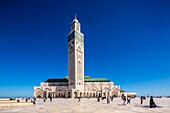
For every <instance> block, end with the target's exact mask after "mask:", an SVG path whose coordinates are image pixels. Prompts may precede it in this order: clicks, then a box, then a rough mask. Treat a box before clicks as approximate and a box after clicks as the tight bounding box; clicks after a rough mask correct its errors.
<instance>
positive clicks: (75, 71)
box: [34, 17, 120, 98]
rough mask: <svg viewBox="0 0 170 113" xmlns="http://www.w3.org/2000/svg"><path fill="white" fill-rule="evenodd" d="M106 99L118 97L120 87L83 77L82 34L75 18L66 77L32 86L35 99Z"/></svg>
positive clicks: (70, 37)
mask: <svg viewBox="0 0 170 113" xmlns="http://www.w3.org/2000/svg"><path fill="white" fill-rule="evenodd" d="M49 95H50V96H52V97H54V98H56V97H66V98H67V97H72V98H73V97H97V96H99V97H106V96H119V95H120V86H114V83H113V82H111V81H110V80H108V79H106V78H91V77H90V76H84V34H83V33H81V27H80V23H79V22H78V20H77V18H76V17H75V18H74V20H73V22H72V24H71V31H70V33H69V35H68V76H67V77H65V78H61V79H48V80H46V81H45V82H42V83H41V85H40V86H34V96H35V97H44V96H45V97H48V96H49Z"/></svg>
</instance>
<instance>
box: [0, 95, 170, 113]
mask: <svg viewBox="0 0 170 113" xmlns="http://www.w3.org/2000/svg"><path fill="white" fill-rule="evenodd" d="M154 100H155V102H156V104H157V105H158V108H149V107H148V103H149V99H147V100H144V103H143V105H140V99H139V98H136V99H132V100H131V103H130V104H128V105H124V106H123V105H122V100H121V99H120V98H114V100H113V102H111V103H110V104H107V102H106V99H105V100H101V101H100V102H97V99H96V98H91V99H86V98H84V99H81V102H78V99H53V102H49V100H47V101H46V102H43V100H42V99H39V100H37V105H35V106H34V105H30V103H29V104H28V105H25V106H18V107H14V106H13V107H10V106H8V107H5V106H0V113H170V98H155V99H154ZM0 104H1V103H0ZM18 104H24V103H18Z"/></svg>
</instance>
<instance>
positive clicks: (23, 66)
mask: <svg viewBox="0 0 170 113" xmlns="http://www.w3.org/2000/svg"><path fill="white" fill-rule="evenodd" d="M169 6H170V1H168V0H62V1H61V0H60V1H57V0H49V1H47V0H34V1H31V0H24V1H23V0H1V1H0V96H31V95H32V94H33V86H38V85H40V82H42V81H45V80H46V79H48V78H62V77H65V76H66V75H67V74H68V72H67V70H68V64H67V58H68V56H67V36H68V33H69V32H70V24H71V22H72V20H73V18H74V14H75V13H76V14H77V18H78V20H79V22H80V23H81V28H82V32H83V33H84V35H85V75H90V76H91V77H105V78H108V79H110V80H111V81H114V82H115V84H116V85H121V89H123V90H125V91H133V92H137V93H138V95H147V94H150V95H152V94H153V95H170V88H169V84H168V83H169V82H170V7H169Z"/></svg>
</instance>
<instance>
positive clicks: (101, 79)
mask: <svg viewBox="0 0 170 113" xmlns="http://www.w3.org/2000/svg"><path fill="white" fill-rule="evenodd" d="M84 82H110V80H108V79H106V78H90V79H84Z"/></svg>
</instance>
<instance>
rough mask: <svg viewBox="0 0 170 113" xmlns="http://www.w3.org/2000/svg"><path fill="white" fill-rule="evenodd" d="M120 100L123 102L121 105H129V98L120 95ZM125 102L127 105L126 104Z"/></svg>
mask: <svg viewBox="0 0 170 113" xmlns="http://www.w3.org/2000/svg"><path fill="white" fill-rule="evenodd" d="M122 100H123V105H126V104H130V101H131V97H127V98H126V96H124V95H122ZM126 101H127V103H126Z"/></svg>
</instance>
